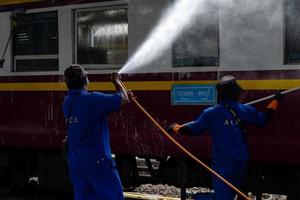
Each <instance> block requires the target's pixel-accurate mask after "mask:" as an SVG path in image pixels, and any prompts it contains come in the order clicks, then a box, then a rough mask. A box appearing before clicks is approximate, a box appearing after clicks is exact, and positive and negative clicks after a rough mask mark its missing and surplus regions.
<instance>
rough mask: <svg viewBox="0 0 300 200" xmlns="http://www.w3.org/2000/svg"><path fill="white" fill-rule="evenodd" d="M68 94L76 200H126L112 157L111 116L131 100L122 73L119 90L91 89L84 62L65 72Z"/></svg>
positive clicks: (69, 146) (116, 78)
mask: <svg viewBox="0 0 300 200" xmlns="http://www.w3.org/2000/svg"><path fill="white" fill-rule="evenodd" d="M64 77H65V81H66V85H67V87H68V89H69V92H68V95H67V96H66V97H65V100H64V103H63V113H64V117H65V119H66V125H67V161H68V169H69V176H70V179H71V182H72V185H73V190H74V198H75V200H122V199H124V197H123V192H122V185H121V182H120V178H119V175H118V172H117V170H116V165H115V162H114V160H113V159H112V157H111V149H110V141H109V130H108V122H107V116H108V114H109V113H111V112H115V111H118V110H120V109H121V107H122V105H124V104H126V103H128V102H129V99H128V95H127V92H126V91H125V89H124V88H123V87H122V86H121V84H120V81H119V76H118V75H117V74H113V76H112V81H113V84H114V86H115V87H116V90H117V93H114V94H104V93H100V92H91V93H89V92H87V88H88V83H89V81H88V77H87V73H86V72H85V70H84V69H83V68H82V67H81V66H80V65H76V64H75V65H71V66H70V67H68V68H67V69H66V70H65V72H64Z"/></svg>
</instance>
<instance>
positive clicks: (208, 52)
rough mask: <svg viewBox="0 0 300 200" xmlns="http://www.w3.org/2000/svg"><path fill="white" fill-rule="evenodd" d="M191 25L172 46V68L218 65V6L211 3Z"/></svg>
mask: <svg viewBox="0 0 300 200" xmlns="http://www.w3.org/2000/svg"><path fill="white" fill-rule="evenodd" d="M191 24H192V25H191V27H190V28H189V29H188V30H186V31H185V32H183V33H182V34H181V35H180V37H179V38H178V39H177V41H176V42H175V44H174V46H173V65H174V67H183V66H216V65H219V14H218V5H217V4H216V3H213V1H211V3H210V4H209V6H208V9H207V11H206V12H205V14H201V15H199V16H198V17H197V19H195V20H194V21H193V22H191Z"/></svg>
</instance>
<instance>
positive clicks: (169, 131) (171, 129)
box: [167, 123, 181, 134]
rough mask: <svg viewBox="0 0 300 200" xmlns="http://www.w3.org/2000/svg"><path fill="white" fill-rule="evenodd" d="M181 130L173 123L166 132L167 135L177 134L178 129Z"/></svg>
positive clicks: (179, 126)
mask: <svg viewBox="0 0 300 200" xmlns="http://www.w3.org/2000/svg"><path fill="white" fill-rule="evenodd" d="M180 128H181V125H179V124H177V123H174V124H171V125H170V126H169V127H168V128H167V131H168V133H170V134H179V129H180Z"/></svg>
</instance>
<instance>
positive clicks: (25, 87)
mask: <svg viewBox="0 0 300 200" xmlns="http://www.w3.org/2000/svg"><path fill="white" fill-rule="evenodd" d="M124 83H125V85H126V87H127V88H128V89H131V90H137V91H144V90H152V91H159V90H161V91H164V90H171V88H172V85H174V84H213V83H216V81H213V80H207V81H127V82H124ZM238 83H239V84H240V85H241V86H242V87H243V88H244V89H247V90H279V89H282V90H284V89H291V88H295V87H299V86H300V79H281V80H239V81H238ZM66 90H67V87H66V85H65V83H64V82H45V83H0V91H66ZM89 90H103V91H112V90H114V87H113V85H112V83H111V82H91V83H90V86H89Z"/></svg>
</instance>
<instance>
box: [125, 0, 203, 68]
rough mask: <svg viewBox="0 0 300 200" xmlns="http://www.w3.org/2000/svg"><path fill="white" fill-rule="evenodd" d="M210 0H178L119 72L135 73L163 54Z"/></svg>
mask: <svg viewBox="0 0 300 200" xmlns="http://www.w3.org/2000/svg"><path fill="white" fill-rule="evenodd" d="M208 1H209V0H178V1H177V2H176V3H175V4H174V5H173V6H171V7H169V8H168V9H167V10H166V12H165V13H164V14H163V15H162V17H161V19H160V21H159V22H158V24H157V26H156V27H155V28H154V29H153V30H152V32H151V33H150V34H149V36H148V38H147V39H146V40H145V41H144V43H142V44H141V46H140V47H139V48H138V49H137V51H136V52H135V53H134V54H133V55H132V57H130V58H129V60H128V61H127V63H126V64H125V65H124V66H123V68H122V69H121V70H120V71H119V73H133V72H134V71H135V69H137V68H139V67H142V66H145V65H147V64H149V63H151V62H152V61H153V60H155V59H156V58H157V57H159V56H160V55H162V54H163V52H164V51H165V50H166V49H167V48H168V47H169V46H170V45H171V44H172V42H173V41H174V40H175V39H176V38H177V37H178V36H179V35H180V33H181V32H182V31H184V30H186V29H188V28H189V26H190V25H191V24H192V23H191V22H192V21H193V20H194V19H195V18H196V16H197V15H199V14H202V13H203V12H204V11H205V10H206V9H205V7H206V5H207V3H208Z"/></svg>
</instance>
